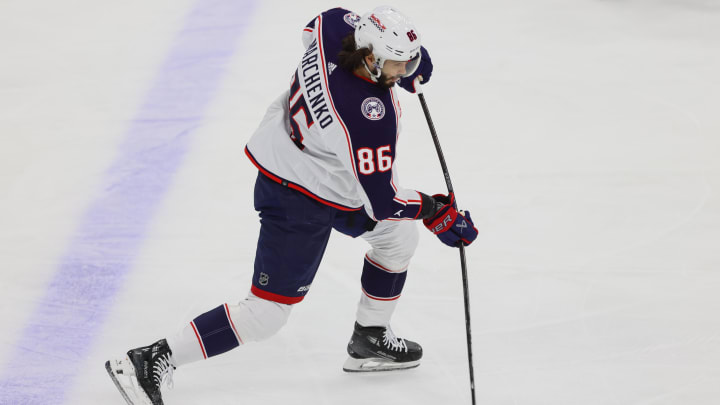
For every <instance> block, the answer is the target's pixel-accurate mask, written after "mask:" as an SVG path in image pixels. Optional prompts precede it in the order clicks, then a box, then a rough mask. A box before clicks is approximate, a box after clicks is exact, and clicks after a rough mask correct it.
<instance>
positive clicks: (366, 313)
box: [357, 256, 407, 326]
mask: <svg viewBox="0 0 720 405" xmlns="http://www.w3.org/2000/svg"><path fill="white" fill-rule="evenodd" d="M406 277H407V272H406V271H404V270H403V271H400V272H394V271H392V270H390V269H388V268H386V267H384V266H382V265H381V264H379V263H377V262H376V261H374V260H372V259H370V258H368V257H367V256H366V257H365V264H364V266H363V273H362V278H361V283H362V288H363V295H362V296H361V297H360V303H359V305H358V311H357V321H358V323H359V324H360V325H362V326H387V325H388V324H389V323H390V317H391V316H392V313H393V312H394V311H395V306H396V305H397V299H398V298H400V294H401V293H402V289H403V287H404V285H405V279H406Z"/></svg>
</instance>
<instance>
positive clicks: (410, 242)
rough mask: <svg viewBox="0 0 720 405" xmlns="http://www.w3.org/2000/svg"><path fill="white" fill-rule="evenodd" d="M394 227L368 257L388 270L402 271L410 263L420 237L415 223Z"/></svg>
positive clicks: (403, 223) (402, 222)
mask: <svg viewBox="0 0 720 405" xmlns="http://www.w3.org/2000/svg"><path fill="white" fill-rule="evenodd" d="M394 227H395V228H394V229H393V231H392V232H391V233H390V234H388V235H387V237H386V239H385V240H384V241H382V242H381V243H376V244H374V245H373V249H372V250H371V251H370V252H369V253H368V255H369V256H370V258H371V259H373V260H375V261H376V262H378V263H380V264H382V265H383V266H385V267H387V268H388V269H391V270H393V271H400V270H402V269H404V268H407V266H408V264H409V263H410V259H412V257H413V255H414V254H415V249H417V246H418V242H419V240H420V235H419V233H418V229H417V225H416V224H415V221H401V222H396V223H395V224H394Z"/></svg>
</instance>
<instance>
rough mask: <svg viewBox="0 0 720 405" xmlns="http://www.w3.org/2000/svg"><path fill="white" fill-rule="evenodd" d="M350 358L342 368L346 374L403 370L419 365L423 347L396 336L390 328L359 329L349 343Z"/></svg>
mask: <svg viewBox="0 0 720 405" xmlns="http://www.w3.org/2000/svg"><path fill="white" fill-rule="evenodd" d="M347 351H348V354H349V355H350V357H348V359H347V360H346V361H345V364H343V370H344V371H347V372H364V371H388V370H403V369H407V368H413V367H417V366H419V365H420V359H421V358H422V347H421V346H420V345H419V344H417V343H415V342H412V341H410V340H405V339H401V338H398V337H397V336H395V334H394V333H393V331H392V330H391V329H390V327H389V326H388V327H387V328H384V327H382V326H368V327H365V326H360V324H358V323H357V322H355V331H354V332H353V334H352V337H351V338H350V343H348V346H347Z"/></svg>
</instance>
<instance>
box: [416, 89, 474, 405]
mask: <svg viewBox="0 0 720 405" xmlns="http://www.w3.org/2000/svg"><path fill="white" fill-rule="evenodd" d="M414 84H415V90H416V91H417V94H418V97H419V98H420V104H421V105H422V109H423V112H424V113H425V119H426V120H427V123H428V126H429V127H430V135H432V139H433V142H434V143H435V150H436V151H437V155H438V158H439V159H440V166H441V167H442V171H443V176H445V184H447V189H448V193H453V194H454V193H455V191H454V190H453V185H452V181H450V173H449V172H448V168H447V164H446V163H445V156H444V155H443V152H442V148H440V140H439V139H438V136H437V132H435V125H434V124H433V121H432V118H430V110H429V109H428V106H427V103H426V102H425V95H424V94H423V92H422V87H421V86H420V80H419V78H416V79H415V83H414ZM459 250H460V268H461V270H462V283H463V298H464V300H465V334H466V336H467V353H468V368H469V371H470V396H471V397H472V404H473V405H475V372H474V369H473V357H472V332H471V330H470V291H469V289H468V275H467V264H466V262H465V246H463V245H462V244H460V247H459Z"/></svg>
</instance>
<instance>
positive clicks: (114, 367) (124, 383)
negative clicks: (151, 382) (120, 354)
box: [105, 357, 152, 405]
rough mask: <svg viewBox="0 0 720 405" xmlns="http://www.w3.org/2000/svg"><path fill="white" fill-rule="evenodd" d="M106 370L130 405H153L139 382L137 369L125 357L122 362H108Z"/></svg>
mask: <svg viewBox="0 0 720 405" xmlns="http://www.w3.org/2000/svg"><path fill="white" fill-rule="evenodd" d="M105 370H107V372H108V375H110V378H111V379H112V381H113V383H114V384H115V386H116V387H117V389H118V391H120V394H121V395H122V396H123V398H124V399H125V402H127V403H128V405H152V401H150V398H149V397H148V396H147V394H145V391H143V389H142V388H140V384H139V383H138V382H137V378H136V377H135V367H133V365H132V363H131V362H130V359H128V358H127V357H125V358H124V359H122V360H108V361H106V362H105Z"/></svg>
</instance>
